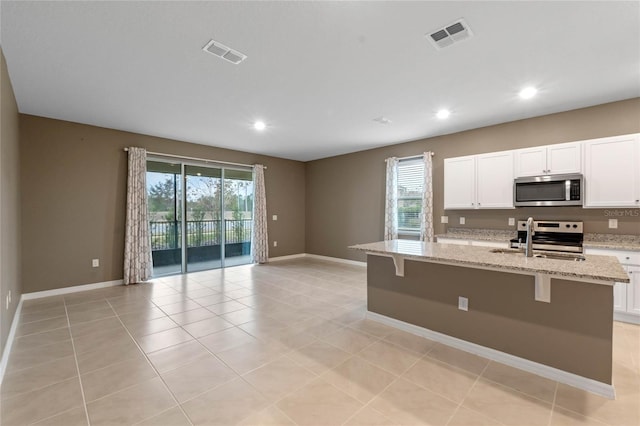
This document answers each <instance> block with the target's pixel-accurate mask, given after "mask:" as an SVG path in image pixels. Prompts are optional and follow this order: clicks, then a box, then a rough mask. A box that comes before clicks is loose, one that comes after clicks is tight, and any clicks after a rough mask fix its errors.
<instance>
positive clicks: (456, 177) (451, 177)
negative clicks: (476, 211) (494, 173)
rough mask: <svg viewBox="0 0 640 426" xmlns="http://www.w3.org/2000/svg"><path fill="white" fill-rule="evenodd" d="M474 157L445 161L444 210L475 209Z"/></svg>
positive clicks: (447, 159)
mask: <svg viewBox="0 0 640 426" xmlns="http://www.w3.org/2000/svg"><path fill="white" fill-rule="evenodd" d="M475 174H476V162H475V157H474V156H468V157H456V158H446V159H445V160H444V208H445V210H446V209H473V208H475V205H476V199H475V193H476V180H475Z"/></svg>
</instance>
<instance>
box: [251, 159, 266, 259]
mask: <svg viewBox="0 0 640 426" xmlns="http://www.w3.org/2000/svg"><path fill="white" fill-rule="evenodd" d="M253 191H254V202H253V227H252V228H251V262H253V263H267V262H268V261H269V236H268V234H267V197H266V194H265V190H264V166H263V165H261V164H256V165H254V166H253Z"/></svg>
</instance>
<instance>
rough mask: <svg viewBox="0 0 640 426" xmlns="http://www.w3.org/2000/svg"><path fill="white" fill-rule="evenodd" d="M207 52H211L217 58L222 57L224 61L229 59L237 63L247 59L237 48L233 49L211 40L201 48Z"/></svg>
mask: <svg viewBox="0 0 640 426" xmlns="http://www.w3.org/2000/svg"><path fill="white" fill-rule="evenodd" d="M202 50H204V51H205V52H207V53H211V54H212V55H215V56H217V57H219V58H222V59H224V60H225V61H229V62H231V63H232V64H239V63H240V62H242V61H244V60H245V59H247V55H243V54H242V53H240V52H238V51H237V50H233V49H231V48H230V47H227V46H225V45H224V44H222V43H220V42H218V41H215V40H211V41H210V42H209V43H207V44H206V46H204V47H203V48H202Z"/></svg>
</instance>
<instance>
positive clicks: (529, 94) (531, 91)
mask: <svg viewBox="0 0 640 426" xmlns="http://www.w3.org/2000/svg"><path fill="white" fill-rule="evenodd" d="M536 93H538V89H536V88H535V87H525V88H524V89H522V90H521V91H520V93H519V95H520V97H521V98H522V99H531V98H533V97H534V96H535V95H536Z"/></svg>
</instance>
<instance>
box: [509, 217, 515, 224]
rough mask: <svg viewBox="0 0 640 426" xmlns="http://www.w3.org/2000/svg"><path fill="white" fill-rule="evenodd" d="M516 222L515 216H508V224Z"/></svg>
mask: <svg viewBox="0 0 640 426" xmlns="http://www.w3.org/2000/svg"><path fill="white" fill-rule="evenodd" d="M515 224H516V218H515V217H510V218H509V226H514V225H515Z"/></svg>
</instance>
